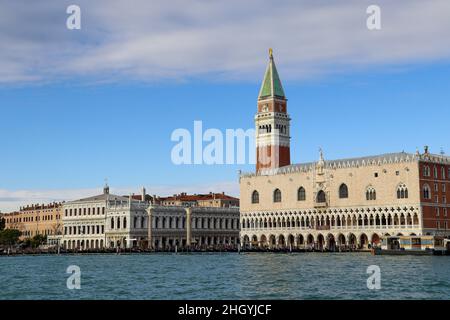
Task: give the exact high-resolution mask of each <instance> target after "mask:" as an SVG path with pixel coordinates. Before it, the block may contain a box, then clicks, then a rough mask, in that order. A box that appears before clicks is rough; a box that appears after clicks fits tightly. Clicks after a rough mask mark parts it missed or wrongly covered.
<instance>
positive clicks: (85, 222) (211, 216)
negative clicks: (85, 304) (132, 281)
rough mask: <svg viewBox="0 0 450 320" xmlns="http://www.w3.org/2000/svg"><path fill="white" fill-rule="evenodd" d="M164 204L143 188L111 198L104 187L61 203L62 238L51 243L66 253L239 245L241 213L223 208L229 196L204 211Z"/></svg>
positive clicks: (195, 206)
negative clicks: (131, 193)
mask: <svg viewBox="0 0 450 320" xmlns="http://www.w3.org/2000/svg"><path fill="white" fill-rule="evenodd" d="M185 196H186V197H188V195H185ZM183 197H184V196H183ZM183 197H181V198H183ZM197 198H198V197H197ZM211 198H213V195H211ZM230 198H232V197H230ZM142 199H145V201H142ZM164 199H167V198H161V197H159V198H158V197H156V196H153V197H150V196H149V195H147V194H146V191H145V189H144V188H143V189H142V194H141V195H130V196H117V195H112V194H110V193H109V187H108V186H106V187H105V188H104V190H103V194H101V195H98V196H94V197H90V198H85V199H80V200H76V201H71V202H67V203H65V204H64V208H63V210H64V217H63V222H64V235H63V236H62V237H60V238H59V239H57V238H55V237H52V238H51V240H52V243H57V242H59V243H60V244H61V245H62V246H63V247H64V248H66V249H70V250H74V249H77V250H90V249H91V250H97V249H104V248H141V249H174V248H175V247H176V246H177V247H178V248H180V249H181V248H184V247H191V248H207V247H216V248H217V247H229V246H236V245H237V243H238V241H239V209H238V208H229V207H226V206H227V205H228V202H226V201H227V200H228V196H226V195H224V194H222V197H221V200H224V202H223V207H204V206H201V205H199V204H198V203H197V202H195V203H191V202H177V203H176V204H177V205H168V203H171V202H168V201H167V202H165V201H164ZM179 200H180V199H179ZM197 200H198V199H197ZM197 200H196V201H197ZM180 201H181V200H180ZM230 201H231V200H230ZM188 217H189V218H188ZM149 221H152V224H151V226H152V227H151V228H150V229H149V228H148V226H149ZM188 221H189V222H188ZM149 239H150V240H149Z"/></svg>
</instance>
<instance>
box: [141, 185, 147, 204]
mask: <svg viewBox="0 0 450 320" xmlns="http://www.w3.org/2000/svg"><path fill="white" fill-rule="evenodd" d="M145 193H146V191H145V187H142V195H141V196H142V199H141V200H142V201H145Z"/></svg>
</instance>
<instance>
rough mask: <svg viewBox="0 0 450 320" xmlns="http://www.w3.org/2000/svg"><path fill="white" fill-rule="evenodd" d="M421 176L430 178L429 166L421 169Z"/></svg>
mask: <svg viewBox="0 0 450 320" xmlns="http://www.w3.org/2000/svg"><path fill="white" fill-rule="evenodd" d="M423 176H424V177H429V176H431V171H430V167H429V166H424V167H423Z"/></svg>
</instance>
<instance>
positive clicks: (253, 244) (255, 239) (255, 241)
mask: <svg viewBox="0 0 450 320" xmlns="http://www.w3.org/2000/svg"><path fill="white" fill-rule="evenodd" d="M252 247H258V237H257V236H255V235H254V236H253V237H252Z"/></svg>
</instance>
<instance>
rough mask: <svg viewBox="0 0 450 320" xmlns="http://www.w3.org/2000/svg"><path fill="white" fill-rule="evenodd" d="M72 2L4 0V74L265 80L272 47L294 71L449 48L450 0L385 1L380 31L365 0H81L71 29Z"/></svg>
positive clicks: (413, 57) (14, 78)
mask: <svg viewBox="0 0 450 320" xmlns="http://www.w3.org/2000/svg"><path fill="white" fill-rule="evenodd" d="M72 2H73V1H72ZM72 2H69V1H58V2H55V1H50V0H46V1H39V2H33V3H32V4H30V2H29V1H9V2H2V4H1V5H0V43H1V44H2V48H1V50H0V82H3V83H21V82H33V81H34V82H36V81H60V80H63V79H82V80H83V79H87V78H88V79H89V80H95V81H119V82H120V81H129V80H137V81H160V80H164V79H168V80H186V79H190V78H193V77H194V78H195V77H206V78H207V79H214V80H216V79H219V80H224V79H240V80H246V79H247V80H248V79H252V80H255V79H258V80H259V79H260V77H261V72H262V71H261V70H263V68H264V64H265V63H266V59H267V53H266V52H267V48H268V47H274V49H275V54H276V56H277V57H278V58H279V62H280V63H279V65H280V69H281V71H282V76H283V78H289V79H300V78H305V77H311V76H315V75H318V74H324V73H329V72H340V71H342V70H348V69H349V68H351V69H352V70H353V69H354V68H368V67H373V66H385V65H388V66H390V65H408V64H410V63H416V62H430V61H436V60H441V59H446V60H447V59H448V58H449V57H450V46H449V45H448V43H447V41H445V39H446V38H447V37H448V33H449V32H450V19H448V12H450V2H449V1H448V0H429V1H423V0H410V1H407V2H406V1H388V0H379V1H377V4H378V5H379V6H380V7H381V10H382V11H381V13H382V15H381V17H382V30H381V31H369V30H368V29H367V28H366V18H367V14H366V8H367V7H368V6H369V5H370V4H373V3H372V1H362V0H347V1H339V2H338V3H337V2H330V1H320V0H319V1H299V0H285V1H282V2H280V1H257V0H247V1H237V0H229V1H205V0H203V1H201V0H170V1H167V0H157V1H156V0H155V1H148V0H136V1H133V5H132V6H130V3H129V2H127V1H120V0H111V1H107V2H106V1H95V2H94V1H87V0H78V1H76V2H77V4H78V5H79V6H80V7H81V10H82V30H81V31H73V30H72V31H69V30H67V29H66V27H65V19H66V18H67V14H66V12H65V9H66V7H67V6H68V5H69V4H72Z"/></svg>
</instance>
